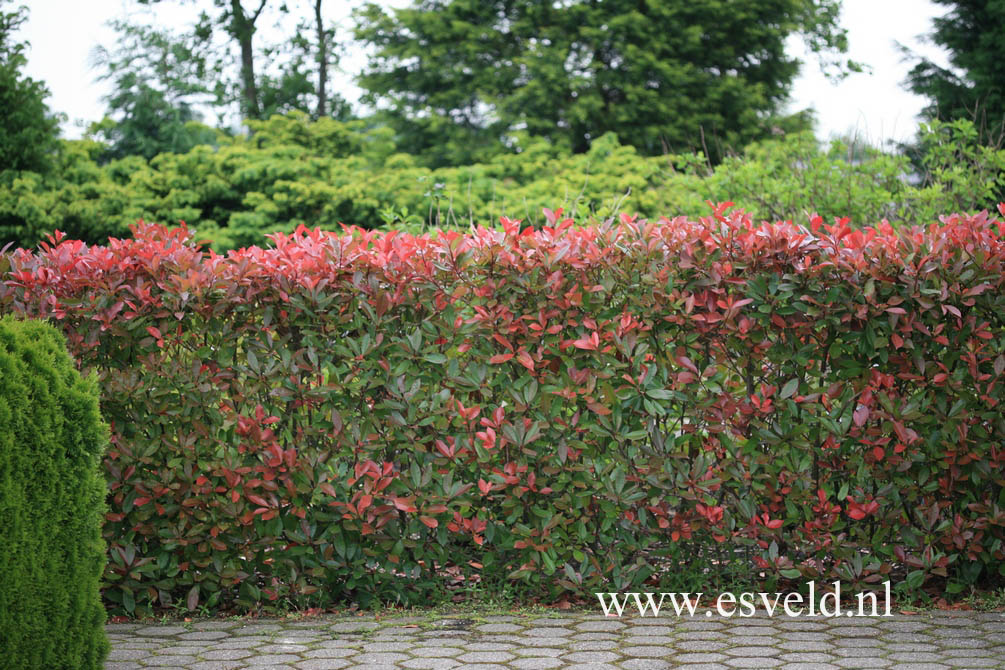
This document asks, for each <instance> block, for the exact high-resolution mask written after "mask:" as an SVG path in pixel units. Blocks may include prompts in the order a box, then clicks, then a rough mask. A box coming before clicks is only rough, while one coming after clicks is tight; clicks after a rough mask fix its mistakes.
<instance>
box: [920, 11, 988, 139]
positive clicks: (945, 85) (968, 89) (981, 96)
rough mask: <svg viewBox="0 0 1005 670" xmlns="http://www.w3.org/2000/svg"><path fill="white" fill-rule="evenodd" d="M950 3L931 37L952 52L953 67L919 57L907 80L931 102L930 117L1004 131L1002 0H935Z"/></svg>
mask: <svg viewBox="0 0 1005 670" xmlns="http://www.w3.org/2000/svg"><path fill="white" fill-rule="evenodd" d="M934 1H935V2H936V3H937V4H940V5H943V6H946V7H949V8H950V9H949V12H948V13H946V14H945V15H944V16H941V17H937V18H935V19H934V21H933V23H934V25H935V30H934V31H933V32H932V34H931V35H930V36H929V39H930V40H931V41H932V42H934V43H935V44H937V45H939V46H941V47H943V48H944V49H946V50H947V51H948V52H949V67H942V66H940V65H938V64H937V63H935V62H933V61H932V60H930V59H927V58H916V60H917V62H916V64H915V65H914V67H913V68H912V69H911V71H910V73H909V75H908V78H907V85H908V86H909V87H910V89H911V90H912V91H914V92H915V93H917V94H918V95H922V96H925V97H926V98H928V99H929V100H930V104H929V105H928V107H927V108H925V110H924V114H925V116H926V117H927V118H929V119H942V120H952V119H960V118H965V119H971V120H973V121H975V122H976V123H977V125H978V127H979V128H980V129H981V130H982V131H983V133H984V134H985V135H988V134H990V135H989V136H990V137H999V138H1000V137H1001V135H1002V134H1003V131H1005V61H1003V60H1002V58H1001V55H1000V54H999V53H998V51H999V49H1000V43H1001V35H1002V33H1003V32H1005V3H1003V2H1001V0H965V1H963V2H960V1H958V0H934Z"/></svg>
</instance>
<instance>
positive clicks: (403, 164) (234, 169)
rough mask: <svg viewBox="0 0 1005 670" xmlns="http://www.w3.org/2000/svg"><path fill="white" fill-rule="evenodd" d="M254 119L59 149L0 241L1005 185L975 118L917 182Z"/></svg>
mask: <svg viewBox="0 0 1005 670" xmlns="http://www.w3.org/2000/svg"><path fill="white" fill-rule="evenodd" d="M249 128H250V130H251V131H252V133H251V135H250V136H243V135H242V136H236V137H228V136H226V135H223V134H222V133H220V134H219V135H218V136H217V138H216V141H215V146H208V145H205V146H199V147H196V148H194V149H192V150H191V151H189V152H187V153H181V154H175V153H165V154H160V155H158V156H155V157H154V158H153V159H152V160H150V161H149V162H146V161H143V160H142V159H141V158H139V157H135V156H134V157H129V158H126V159H122V160H117V161H112V162H110V163H108V164H107V165H104V166H99V165H97V164H96V163H95V159H96V158H100V156H101V152H102V148H101V146H100V145H99V144H96V143H94V142H86V141H84V142H66V143H63V144H62V151H61V152H60V154H59V155H58V156H57V158H58V164H57V165H58V167H57V169H56V170H54V171H53V174H51V175H47V176H42V175H37V174H32V173H21V174H20V175H18V177H17V178H16V179H14V180H13V181H11V182H10V183H9V184H7V185H6V186H0V240H3V242H7V241H14V242H15V243H17V244H19V245H21V246H23V247H27V248H30V247H33V246H35V244H37V242H38V241H39V240H40V239H43V238H44V236H45V235H46V234H48V233H49V232H51V231H53V230H55V229H59V230H62V231H64V232H66V233H67V234H69V235H70V236H71V237H74V238H76V239H81V240H84V241H87V242H90V243H103V242H104V241H105V240H107V238H108V236H109V235H113V236H119V237H121V236H126V235H128V231H129V226H130V225H131V224H132V223H134V222H135V221H136V220H137V219H144V220H147V221H154V222H160V223H168V224H176V223H177V222H178V221H185V222H187V223H188V224H190V226H191V227H192V228H193V229H194V230H195V231H196V236H197V239H200V240H206V241H208V242H210V243H211V244H212V246H213V247H214V248H215V249H216V250H218V251H219V250H225V249H232V248H237V247H241V246H247V245H251V244H261V243H262V242H263V235H264V234H265V233H270V232H277V231H283V232H290V231H292V230H294V229H295V228H296V227H297V226H299V225H301V224H303V225H306V226H308V227H318V226H319V227H322V228H325V229H329V230H337V229H338V228H339V224H340V223H345V224H350V225H359V226H362V227H365V228H373V227H377V226H380V225H388V224H390V225H392V226H395V227H404V228H406V229H408V230H411V231H412V232H419V231H421V230H425V229H427V228H429V227H447V228H467V227H469V226H470V224H471V223H472V222H474V221H482V222H484V221H494V220H495V221H497V220H498V219H499V217H500V216H508V217H510V218H518V219H522V220H524V221H525V222H526V223H528V224H532V225H535V226H540V225H543V224H544V223H545V219H544V217H543V216H542V215H541V213H540V212H541V210H542V209H543V208H545V207H557V206H560V207H563V208H564V209H565V210H566V211H567V212H568V213H569V214H570V215H571V216H573V218H576V219H577V220H581V219H585V218H588V217H590V216H594V217H598V218H608V217H610V216H612V215H614V214H616V213H618V212H622V211H626V212H638V213H640V214H642V215H644V216H650V217H656V216H660V214H661V213H662V212H668V213H671V214H673V215H687V216H702V215H705V214H706V213H707V211H708V208H707V206H706V205H705V201H706V200H713V201H727V200H729V201H732V202H735V203H737V204H738V205H739V206H741V207H743V208H745V209H747V210H748V211H750V212H752V213H753V215H754V216H755V218H757V219H770V220H784V219H793V220H797V221H805V220H806V219H807V217H808V216H809V215H811V214H813V213H818V214H820V215H821V216H823V217H824V218H825V219H827V220H831V219H832V218H833V217H840V216H847V217H849V218H850V219H851V221H852V223H853V224H854V225H856V226H863V225H869V224H873V223H877V222H879V221H880V220H882V219H884V218H885V219H888V220H889V221H890V222H891V223H894V224H895V225H902V224H917V223H921V224H927V223H929V222H932V221H934V220H936V217H937V216H939V215H940V214H942V213H944V212H947V211H967V212H974V211H980V210H982V209H990V208H993V207H994V206H995V205H996V204H997V203H998V202H999V201H1000V200H1001V199H1002V198H1000V197H999V195H1000V194H1001V192H1002V189H1001V182H1002V179H1003V178H1005V151H1003V150H999V149H993V148H987V147H981V146H980V145H979V144H977V143H976V142H975V140H974V137H973V134H974V129H973V125H972V124H968V122H959V123H957V124H954V125H952V126H944V125H940V124H932V125H930V126H926V127H925V128H924V134H923V135H922V138H923V139H922V142H923V147H924V154H923V161H924V162H923V163H921V161H919V163H921V165H920V168H918V169H920V170H921V172H920V173H919V174H917V175H914V170H915V167H914V166H913V165H912V163H911V162H910V161H909V160H908V159H907V158H906V157H905V156H902V155H896V154H890V153H886V152H883V151H880V150H878V149H874V148H869V147H867V146H863V145H862V144H861V143H855V142H842V141H837V142H834V143H832V144H831V145H830V146H828V147H821V146H820V145H819V144H818V142H817V141H816V140H815V139H814V138H813V136H812V134H810V133H794V134H788V135H781V136H778V137H773V138H771V139H767V140H764V141H761V142H758V143H755V144H752V145H750V146H749V147H748V148H747V149H746V151H745V152H744V153H743V154H741V155H736V156H733V155H730V156H727V157H726V158H724V159H723V161H722V162H721V163H720V164H719V165H717V166H715V167H714V168H713V167H710V166H709V165H708V163H707V162H706V161H705V159H704V157H703V156H702V155H701V154H677V155H669V156H660V157H644V156H640V155H639V153H638V151H636V150H635V149H634V148H632V147H629V146H624V145H622V144H621V143H619V142H618V139H617V138H616V137H615V136H614V135H612V134H608V135H605V136H603V137H600V138H598V139H597V140H595V141H594V142H593V143H592V145H591V147H590V149H589V151H587V152H585V153H582V154H570V153H569V152H567V151H560V150H557V149H556V148H555V147H554V146H553V145H551V144H550V143H548V142H546V141H544V140H541V139H537V140H534V139H531V138H528V137H526V136H524V137H522V138H521V139H520V151H519V153H506V154H500V155H497V156H495V157H494V158H492V159H491V160H489V161H487V162H485V163H478V164H473V165H468V166H463V167H446V168H439V169H435V170H433V169H429V168H426V167H422V166H421V165H419V164H418V163H419V161H418V160H417V159H416V157H414V156H411V155H409V154H403V153H399V152H398V149H397V147H396V146H395V145H394V143H393V142H392V141H391V137H390V135H391V131H390V129H388V128H369V127H367V125H366V123H365V122H363V121H351V122H345V123H343V122H339V121H335V120H333V119H321V120H319V121H311V120H310V119H309V118H308V117H307V116H306V115H305V114H303V113H295V114H291V115H288V116H274V117H272V118H271V119H269V120H268V121H253V122H249Z"/></svg>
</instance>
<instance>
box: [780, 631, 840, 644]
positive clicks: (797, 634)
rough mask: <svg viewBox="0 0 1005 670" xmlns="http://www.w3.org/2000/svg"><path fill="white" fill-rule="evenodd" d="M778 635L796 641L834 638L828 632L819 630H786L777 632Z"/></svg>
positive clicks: (825, 640)
mask: <svg viewBox="0 0 1005 670" xmlns="http://www.w3.org/2000/svg"><path fill="white" fill-rule="evenodd" d="M778 637H779V638H781V639H783V640H792V641H798V642H827V641H828V640H832V639H834V638H833V636H832V635H831V634H830V633H821V632H819V631H786V632H784V633H779V634H778Z"/></svg>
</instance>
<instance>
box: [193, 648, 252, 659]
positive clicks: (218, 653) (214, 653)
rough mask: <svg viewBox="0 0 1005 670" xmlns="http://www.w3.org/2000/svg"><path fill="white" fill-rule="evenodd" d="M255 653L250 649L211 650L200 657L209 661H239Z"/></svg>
mask: <svg viewBox="0 0 1005 670" xmlns="http://www.w3.org/2000/svg"><path fill="white" fill-rule="evenodd" d="M253 653H254V652H252V651H250V650H248V649H211V650H209V651H205V652H203V653H202V654H200V656H202V658H204V659H206V660H207V661H239V660H241V659H242V658H247V657H248V656H251V655H252V654H253Z"/></svg>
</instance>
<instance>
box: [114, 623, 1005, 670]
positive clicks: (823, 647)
mask: <svg viewBox="0 0 1005 670" xmlns="http://www.w3.org/2000/svg"><path fill="white" fill-rule="evenodd" d="M560 616H561V618H558V617H548V616H535V615H510V616H478V615H475V614H467V615H453V617H452V618H448V617H446V616H441V617H433V616H428V617H393V618H388V619H384V620H380V621H378V620H375V619H374V618H373V617H372V616H370V617H354V618H345V617H327V618H315V619H307V620H275V619H255V620H250V619H245V620H228V621H223V620H215V621H196V622H192V623H185V624H176V623H171V624H155V625H146V624H135V623H130V624H109V625H108V633H109V636H110V637H111V640H112V652H111V655H110V656H109V660H108V662H107V663H106V665H105V668H106V670H139V669H140V668H175V669H183V670H263V669H269V670H341V669H343V668H351V669H355V668H359V669H364V668H365V669H366V670H407V669H415V670H423V669H426V670H439V669H441V668H442V669H452V668H458V669H463V670H549V669H551V668H569V669H573V668H575V669H577V670H600V669H601V668H610V669H612V670H661V669H667V670H670V669H677V668H679V669H681V670H685V669H687V670H711V669H713V668H720V669H725V670H728V669H730V668H784V669H785V670H827V669H831V668H834V669H839V668H896V669H897V670H943V669H944V670H950V669H952V668H1005V613H1002V612H996V613H972V612H967V613H948V612H938V613H921V614H917V615H914V616H904V615H897V616H893V617H875V618H869V617H861V618H859V617H854V618H821V617H814V618H810V617H800V618H789V617H785V616H778V615H776V616H775V617H773V618H769V617H767V616H763V615H762V616H757V617H754V618H748V619H738V618H732V619H724V618H706V617H703V616H699V617H694V618H688V617H681V618H678V617H674V616H662V615H661V616H660V617H658V618H653V617H647V618H645V619H642V618H639V617H638V616H634V617H631V618H630V617H628V616H627V615H626V616H625V617H624V618H621V619H619V618H615V617H604V616H603V615H602V614H598V613H596V612H575V613H564V612H563V613H561V614H560Z"/></svg>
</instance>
